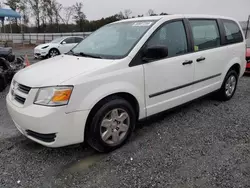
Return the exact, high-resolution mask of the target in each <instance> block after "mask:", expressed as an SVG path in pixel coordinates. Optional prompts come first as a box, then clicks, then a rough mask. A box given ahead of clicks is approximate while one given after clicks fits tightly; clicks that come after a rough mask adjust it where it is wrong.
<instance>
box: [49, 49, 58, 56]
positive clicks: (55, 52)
mask: <svg viewBox="0 0 250 188" xmlns="http://www.w3.org/2000/svg"><path fill="white" fill-rule="evenodd" d="M57 55H58V52H57V51H56V50H52V51H51V52H50V57H55V56H57Z"/></svg>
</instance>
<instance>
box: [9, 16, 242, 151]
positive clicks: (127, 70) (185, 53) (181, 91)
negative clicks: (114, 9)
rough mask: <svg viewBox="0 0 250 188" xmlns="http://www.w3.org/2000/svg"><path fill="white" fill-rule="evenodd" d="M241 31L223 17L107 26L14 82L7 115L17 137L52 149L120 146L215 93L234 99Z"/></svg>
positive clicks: (144, 20) (161, 19)
mask: <svg viewBox="0 0 250 188" xmlns="http://www.w3.org/2000/svg"><path fill="white" fill-rule="evenodd" d="M245 54H246V43H245V38H244V37H243V32H242V29H241V27H240V25H239V23H238V22H237V21H235V20H233V19H230V18H226V17H221V16H206V15H167V16H152V17H144V18H135V19H127V20H122V21H118V22H115V23H111V24H108V25H106V26H104V27H102V28H100V29H99V30H97V31H95V32H94V33H92V34H91V35H90V36H88V37H87V38H86V39H85V40H83V41H82V42H81V43H80V44H78V45H77V46H76V47H74V48H73V49H72V50H71V51H70V52H69V53H68V54H64V55H60V56H57V57H54V58H52V59H48V60H44V61H41V62H39V63H36V64H33V65H31V66H29V67H27V68H25V69H23V70H21V71H19V72H18V73H17V74H16V75H15V76H14V78H13V80H12V83H11V87H10V91H9V94H8V96H7V107H8V111H9V113H10V115H11V117H12V119H13V121H14V123H15V125H16V127H17V129H18V130H19V131H20V132H21V133H22V134H23V135H25V136H27V137H28V138H29V139H31V140H33V141H35V142H38V143H40V144H42V145H45V146H48V147H61V146H66V145H71V144H76V143H82V142H83V141H86V142H87V143H89V144H90V145H91V146H92V147H93V148H95V149H96V150H98V151H100V152H108V151H111V150H114V149H116V148H118V147H120V146H121V145H123V144H124V143H125V142H126V141H127V140H128V138H129V136H130V135H131V133H132V131H133V129H134V128H135V126H136V122H137V121H138V120H140V119H143V118H146V117H148V116H151V115H153V114H156V113H159V112H162V111H165V110H168V109H170V108H173V107H175V106H178V105H181V104H184V103H187V102H188V101H191V100H194V99H196V98H199V97H201V96H204V95H206V94H208V93H211V92H215V95H216V96H217V97H218V98H219V99H221V100H229V99H231V98H232V97H233V95H234V93H235V90H236V86H237V82H238V79H239V78H240V77H241V76H242V75H243V73H244V71H245V67H246V60H245Z"/></svg>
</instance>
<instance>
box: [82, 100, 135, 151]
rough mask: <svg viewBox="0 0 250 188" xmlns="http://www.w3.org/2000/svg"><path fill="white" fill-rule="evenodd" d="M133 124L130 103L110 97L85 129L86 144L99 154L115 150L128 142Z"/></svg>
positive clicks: (133, 118)
mask: <svg viewBox="0 0 250 188" xmlns="http://www.w3.org/2000/svg"><path fill="white" fill-rule="evenodd" d="M135 122H136V115H135V111H134V109H133V107H132V106H131V105H130V103H128V102H127V101H126V100H124V99H123V98H120V97H112V98H110V99H109V100H107V101H106V102H105V103H104V104H103V105H102V106H101V107H100V108H99V110H97V111H96V113H95V114H94V116H93V118H92V120H91V122H90V124H89V126H88V129H87V134H86V136H87V142H88V143H89V145H90V146H92V147H93V148H94V149H96V150H97V151H99V152H109V151H112V150H115V149H117V148H119V147H121V146H122V145H123V144H125V142H126V141H127V140H128V138H129V137H130V135H131V133H132V131H133V129H134V127H135Z"/></svg>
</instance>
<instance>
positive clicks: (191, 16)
mask: <svg viewBox="0 0 250 188" xmlns="http://www.w3.org/2000/svg"><path fill="white" fill-rule="evenodd" d="M163 18H167V19H178V18H214V19H218V18H220V19H229V20H234V19H233V18H229V17H225V16H218V15H205V14H170V15H164V16H145V17H138V18H131V19H125V20H121V21H119V22H127V21H143V20H152V21H153V20H155V21H157V20H160V19H163Z"/></svg>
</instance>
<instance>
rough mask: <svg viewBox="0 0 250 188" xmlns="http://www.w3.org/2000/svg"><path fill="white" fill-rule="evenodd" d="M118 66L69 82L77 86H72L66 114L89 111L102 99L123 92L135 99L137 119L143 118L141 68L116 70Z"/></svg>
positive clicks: (142, 75) (142, 78)
mask: <svg viewBox="0 0 250 188" xmlns="http://www.w3.org/2000/svg"><path fill="white" fill-rule="evenodd" d="M116 64H119V63H116ZM118 66H119V65H117V66H116V68H114V67H112V66H111V67H109V68H107V69H106V70H103V71H102V73H100V72H96V73H95V75H93V76H91V75H82V76H78V78H77V80H76V79H74V80H70V82H74V83H77V84H75V86H74V91H73V93H72V96H71V99H70V102H69V105H68V108H67V111H68V113H70V112H74V111H83V110H91V109H92V108H93V107H94V106H95V104H97V103H98V102H99V101H100V100H102V99H103V98H105V97H107V96H109V95H112V94H115V93H120V92H125V93H129V94H131V95H133V96H134V97H135V98H136V99H137V101H138V103H139V108H140V114H139V118H144V117H145V116H146V112H145V103H144V74H143V67H142V66H135V67H128V66H126V67H125V68H121V67H120V68H118ZM117 68H118V69H117ZM114 69H116V70H114ZM108 70H109V71H108ZM110 70H111V71H110ZM70 82H69V83H70Z"/></svg>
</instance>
